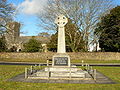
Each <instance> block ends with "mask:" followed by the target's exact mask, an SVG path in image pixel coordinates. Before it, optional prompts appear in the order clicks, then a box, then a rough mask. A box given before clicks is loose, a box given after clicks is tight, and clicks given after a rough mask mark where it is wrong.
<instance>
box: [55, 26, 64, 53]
mask: <svg viewBox="0 0 120 90" xmlns="http://www.w3.org/2000/svg"><path fill="white" fill-rule="evenodd" d="M57 48H58V49H57V53H65V52H66V48H65V30H64V27H62V28H61V27H59V28H58V46H57Z"/></svg>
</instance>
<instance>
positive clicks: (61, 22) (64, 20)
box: [55, 15, 68, 53]
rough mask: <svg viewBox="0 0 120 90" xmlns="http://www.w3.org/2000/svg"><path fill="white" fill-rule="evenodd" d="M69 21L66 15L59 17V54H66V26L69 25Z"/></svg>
mask: <svg viewBox="0 0 120 90" xmlns="http://www.w3.org/2000/svg"><path fill="white" fill-rule="evenodd" d="M67 22H68V19H67V18H66V17H65V16H64V15H59V16H58V17H57V18H56V20H55V23H56V24H57V25H58V45H57V53H66V48H65V27H64V26H65V25H66V24H67Z"/></svg>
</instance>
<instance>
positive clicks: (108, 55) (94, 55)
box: [0, 52, 120, 60]
mask: <svg viewBox="0 0 120 90" xmlns="http://www.w3.org/2000/svg"><path fill="white" fill-rule="evenodd" d="M54 54H56V53H53V52H48V53H0V58H15V59H47V58H52V56H53V55H54ZM68 54H69V55H70V58H71V59H72V60H120V53H113V52H78V53H68Z"/></svg>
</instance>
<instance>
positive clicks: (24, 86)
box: [0, 65, 120, 90]
mask: <svg viewBox="0 0 120 90" xmlns="http://www.w3.org/2000/svg"><path fill="white" fill-rule="evenodd" d="M25 67H30V66H14V65H11V66H9V65H0V90H120V67H94V68H96V69H97V70H98V71H100V72H102V73H103V74H105V75H107V76H108V77H110V78H111V79H113V80H114V81H116V82H118V84H61V83H58V84H57V83H26V82H10V81H6V80H7V79H9V78H11V77H13V76H15V75H17V74H19V73H22V72H24V68H25Z"/></svg>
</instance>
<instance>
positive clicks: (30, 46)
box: [24, 37, 42, 52]
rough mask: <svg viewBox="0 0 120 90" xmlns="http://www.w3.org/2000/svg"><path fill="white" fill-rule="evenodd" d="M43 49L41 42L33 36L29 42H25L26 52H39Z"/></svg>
mask: <svg viewBox="0 0 120 90" xmlns="http://www.w3.org/2000/svg"><path fill="white" fill-rule="evenodd" d="M41 49H42V45H41V43H40V42H39V41H38V40H36V39H34V37H32V38H31V39H30V40H29V42H27V43H25V44H24V50H25V51H26V52H38V51H40V50H41Z"/></svg>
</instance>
